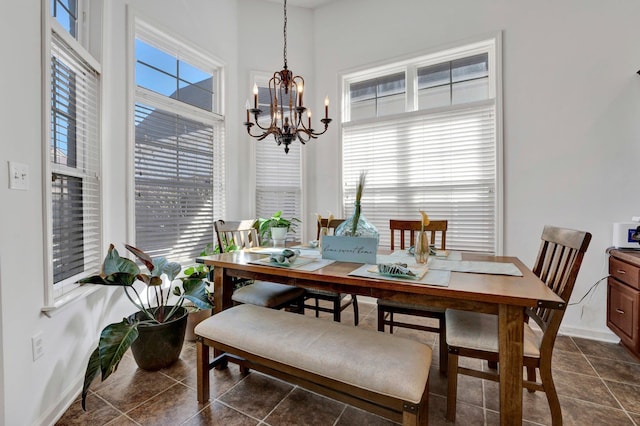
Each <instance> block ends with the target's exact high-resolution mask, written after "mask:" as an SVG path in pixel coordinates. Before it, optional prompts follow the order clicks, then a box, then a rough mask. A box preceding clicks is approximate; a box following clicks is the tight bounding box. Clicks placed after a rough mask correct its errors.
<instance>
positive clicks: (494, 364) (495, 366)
mask: <svg viewBox="0 0 640 426" xmlns="http://www.w3.org/2000/svg"><path fill="white" fill-rule="evenodd" d="M487 364H489V368H490V369H492V370H497V369H498V361H487Z"/></svg>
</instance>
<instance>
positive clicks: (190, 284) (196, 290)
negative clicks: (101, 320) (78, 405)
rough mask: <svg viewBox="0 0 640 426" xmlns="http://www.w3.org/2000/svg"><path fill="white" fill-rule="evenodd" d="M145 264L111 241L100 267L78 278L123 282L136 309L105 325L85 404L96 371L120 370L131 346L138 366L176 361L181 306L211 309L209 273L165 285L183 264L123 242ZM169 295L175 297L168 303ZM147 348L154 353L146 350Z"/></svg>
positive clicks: (181, 326)
mask: <svg viewBox="0 0 640 426" xmlns="http://www.w3.org/2000/svg"><path fill="white" fill-rule="evenodd" d="M125 247H126V248H127V250H129V251H130V252H131V253H133V254H134V255H135V256H136V257H137V258H138V259H139V260H140V261H141V262H142V263H143V264H144V266H145V267H146V268H147V270H148V273H143V272H141V270H140V268H139V267H138V265H137V264H136V263H135V262H133V261H132V260H130V259H127V258H123V257H120V255H119V254H118V251H117V250H116V249H115V247H114V246H113V244H111V245H110V246H109V251H108V253H107V256H106V257H105V259H104V262H103V264H102V271H101V273H100V274H99V275H94V276H91V277H88V278H85V279H82V280H80V281H79V283H80V284H89V283H90V284H100V285H108V286H120V287H122V288H123V289H124V293H125V295H126V296H127V298H128V299H129V300H130V301H131V303H133V305H134V306H135V307H136V310H137V311H136V312H135V313H133V314H132V315H130V316H129V317H128V318H124V319H123V320H122V321H121V322H117V323H113V324H109V325H107V326H106V327H105V328H104V329H103V330H102V332H101V333H100V341H99V343H98V347H97V348H96V349H95V350H94V351H93V353H92V354H91V357H90V358H89V362H88V364H87V370H86V373H85V377H84V386H83V388H82V408H83V409H86V408H85V402H86V397H87V393H88V391H89V386H90V385H91V382H93V380H94V379H95V377H96V376H97V375H98V373H102V380H103V381H104V380H105V379H106V378H107V377H109V376H110V375H111V373H113V372H114V371H116V369H117V368H118V365H119V363H120V361H121V360H122V357H123V356H124V354H125V352H126V351H127V350H128V349H129V347H131V350H132V352H133V355H134V358H135V360H136V363H137V364H138V366H139V367H140V368H143V369H147V370H157V369H160V368H164V367H168V366H169V365H171V364H173V363H174V362H175V361H177V359H178V358H179V356H180V351H181V350H182V344H183V342H184V333H185V328H186V323H187V309H186V308H185V307H184V306H183V304H184V302H185V301H189V302H190V303H192V304H193V305H194V306H197V307H198V308H200V309H207V308H211V304H210V302H209V298H208V294H207V290H206V281H205V277H206V272H204V271H198V270H194V271H192V273H191V274H190V275H188V276H184V277H182V278H179V279H180V281H181V282H182V285H181V286H178V285H176V286H174V287H173V289H171V285H173V284H170V287H169V288H168V289H167V288H164V286H163V284H164V282H165V281H164V279H163V277H165V278H166V279H167V280H168V281H169V283H173V281H174V279H176V277H177V276H178V274H179V273H180V271H181V269H182V268H181V266H180V264H178V263H175V262H168V261H167V260H166V259H165V258H162V257H159V258H155V259H152V258H151V257H150V256H149V255H147V254H146V253H144V252H143V251H142V250H139V249H137V248H135V247H133V246H130V245H125ZM136 283H142V284H144V285H145V288H146V291H145V294H144V296H145V297H144V298H143V297H140V296H141V293H140V292H139V291H138V290H137V289H136V287H135V286H134V284H136ZM170 293H173V295H174V296H176V297H177V300H172V301H171V304H170ZM146 350H148V351H149V352H150V353H146Z"/></svg>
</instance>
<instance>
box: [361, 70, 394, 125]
mask: <svg viewBox="0 0 640 426" xmlns="http://www.w3.org/2000/svg"><path fill="white" fill-rule="evenodd" d="M350 91H351V93H350V95H351V96H350V99H351V119H352V120H357V119H360V118H367V117H382V116H384V115H389V114H396V113H399V112H404V104H405V75H404V73H403V72H401V73H396V74H391V75H385V76H382V77H378V78H372V79H369V80H365V81H360V82H357V83H352V84H351V86H350Z"/></svg>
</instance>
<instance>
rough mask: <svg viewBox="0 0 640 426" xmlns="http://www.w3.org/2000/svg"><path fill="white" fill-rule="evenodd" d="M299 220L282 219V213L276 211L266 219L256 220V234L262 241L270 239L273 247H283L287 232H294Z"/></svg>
mask: <svg viewBox="0 0 640 426" xmlns="http://www.w3.org/2000/svg"><path fill="white" fill-rule="evenodd" d="M300 222H301V221H300V219H297V218H295V217H292V218H291V219H285V218H283V217H282V211H281V210H278V211H277V212H275V213H274V214H273V216H271V217H270V218H268V219H263V218H260V219H258V232H259V233H260V238H261V239H262V241H266V239H267V238H270V239H271V240H272V241H273V245H274V247H280V246H284V240H285V238H286V236H287V232H289V231H291V232H296V228H297V227H298V223H300Z"/></svg>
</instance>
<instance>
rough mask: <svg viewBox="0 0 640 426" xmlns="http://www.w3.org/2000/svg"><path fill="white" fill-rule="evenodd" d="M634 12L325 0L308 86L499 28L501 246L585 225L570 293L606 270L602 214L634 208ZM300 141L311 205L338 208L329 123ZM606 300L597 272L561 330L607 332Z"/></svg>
mask: <svg viewBox="0 0 640 426" xmlns="http://www.w3.org/2000/svg"><path fill="white" fill-rule="evenodd" d="M638 18H640V3H639V2H637V1H635V0H621V1H616V2H602V1H598V0H589V1H584V0H563V1H549V0H546V1H536V2H525V3H523V2H513V1H508V0H493V1H489V0H485V1H477V0H460V1H456V2H436V1H424V0H401V1H395V2H389V1H385V0H350V1H338V2H333V3H330V4H328V5H326V6H324V7H321V8H319V9H317V10H316V13H315V22H314V24H315V25H314V28H315V57H316V69H315V75H316V79H315V81H314V86H315V87H316V88H317V89H316V90H317V93H319V94H320V93H329V96H330V97H331V98H332V99H337V97H338V94H339V90H340V88H339V85H338V83H339V82H338V78H337V75H338V73H340V72H344V71H347V70H350V69H353V68H360V67H363V66H366V65H367V64H372V63H379V62H380V61H385V60H389V59H390V58H394V57H398V56H406V55H410V54H412V53H420V52H424V51H428V50H431V49H434V48H437V47H439V46H447V45H449V44H451V43H455V42H458V41H464V40H467V39H469V38H475V37H479V36H482V35H486V34H490V33H493V32H496V31H502V34H503V44H504V46H503V84H504V86H503V87H504V96H503V100H504V164H505V169H504V170H505V175H504V187H505V196H504V202H505V211H504V214H505V226H504V234H505V240H504V252H505V254H508V255H515V256H518V257H520V258H521V259H522V260H523V261H525V262H526V263H527V264H529V265H532V263H533V261H534V259H535V256H536V254H537V249H538V244H539V235H540V233H541V231H542V227H543V226H544V225H545V224H553V225H558V226H566V227H571V228H576V229H581V230H586V231H590V232H591V233H592V234H593V240H592V242H591V246H590V248H589V251H588V252H587V255H586V257H585V260H584V263H583V267H582V271H581V273H580V275H579V277H578V282H577V284H576V288H575V290H574V299H575V300H577V299H578V298H579V296H581V295H583V294H584V293H585V292H586V291H587V290H588V289H589V288H590V287H591V285H592V284H593V283H594V282H596V281H597V280H598V279H600V278H602V277H603V276H605V275H606V273H607V272H606V259H605V249H606V248H607V247H608V246H610V245H611V227H612V222H614V221H627V220H629V219H630V218H631V216H632V215H637V214H640V204H639V203H638V201H637V197H636V196H635V194H637V183H638V182H639V179H638V178H639V177H640V171H639V170H640V169H639V168H638V166H637V159H638V158H639V156H640V76H639V75H637V74H636V71H638V69H640V44H639V43H638V41H639V40H640V26H638V25H637V22H638ZM308 151H309V153H310V158H313V159H314V160H315V172H316V182H318V183H320V182H321V183H322V185H321V186H320V184H318V187H317V188H316V189H317V190H316V192H315V194H308V195H309V196H311V197H313V201H312V202H311V205H310V209H311V211H315V210H317V211H325V210H332V211H334V212H335V211H338V208H339V206H340V204H339V200H338V199H337V198H336V194H339V192H340V177H339V173H338V168H337V167H332V166H331V165H333V164H334V163H335V162H336V161H338V159H339V157H338V154H339V152H340V148H339V126H337V125H333V126H331V130H330V134H329V135H328V136H324V137H322V138H321V139H319V140H318V142H317V143H316V144H314V145H313V146H310V147H308ZM312 167H313V166H311V167H310V169H311V168H312ZM425 207H426V208H427V211H428V206H425ZM365 214H366V212H365ZM605 301H606V282H602V283H601V284H600V285H599V286H598V287H597V290H596V293H595V294H594V296H593V297H592V298H590V299H587V301H586V302H584V303H583V304H582V305H581V306H573V307H569V308H568V311H567V315H566V316H565V320H564V322H563V330H564V331H565V332H567V333H572V334H584V335H589V336H591V337H597V338H606V339H615V336H614V335H613V334H612V333H611V332H610V331H609V330H608V329H607V328H606V324H605V315H606V305H605ZM583 307H584V309H583Z"/></svg>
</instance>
